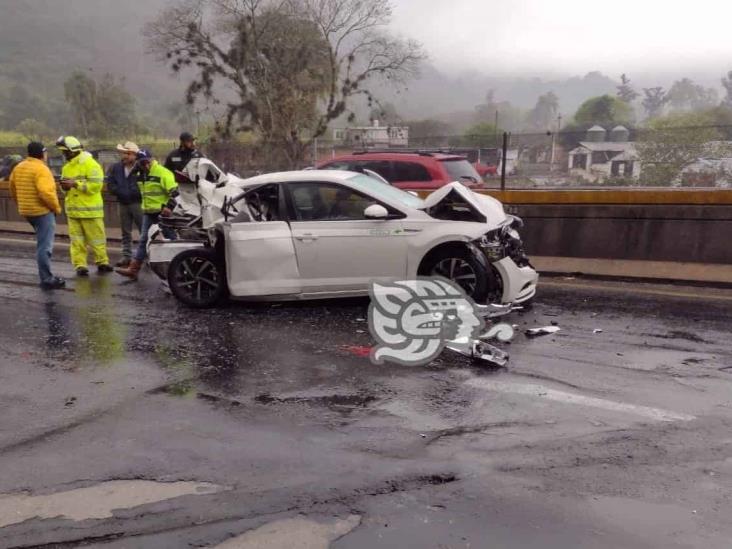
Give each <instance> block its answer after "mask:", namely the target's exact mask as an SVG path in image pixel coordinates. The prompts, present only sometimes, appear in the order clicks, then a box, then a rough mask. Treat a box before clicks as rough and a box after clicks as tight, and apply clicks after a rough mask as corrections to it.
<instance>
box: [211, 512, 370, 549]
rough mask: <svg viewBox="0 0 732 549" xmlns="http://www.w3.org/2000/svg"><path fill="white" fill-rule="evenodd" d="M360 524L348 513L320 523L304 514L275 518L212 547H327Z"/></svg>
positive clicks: (275, 548) (326, 548) (356, 518)
mask: <svg viewBox="0 0 732 549" xmlns="http://www.w3.org/2000/svg"><path fill="white" fill-rule="evenodd" d="M359 524H361V517H360V516H358V515H351V516H349V517H348V518H346V519H336V520H335V521H332V522H327V523H322V522H317V521H315V520H309V519H305V518H292V519H283V520H276V521H274V522H270V523H268V524H265V525H264V526H260V527H259V528H256V529H254V530H251V531H249V532H247V533H245V534H242V535H241V536H237V537H235V538H232V539H230V540H227V541H225V542H224V543H222V544H220V545H216V546H215V547H214V548H213V549H262V548H264V547H266V548H267V549H291V548H292V547H297V548H298V549H328V547H330V544H331V543H332V542H333V541H335V540H337V539H338V538H340V537H343V536H345V535H346V534H348V533H349V532H350V531H351V530H353V529H354V528H356V527H357V526H358V525H359Z"/></svg>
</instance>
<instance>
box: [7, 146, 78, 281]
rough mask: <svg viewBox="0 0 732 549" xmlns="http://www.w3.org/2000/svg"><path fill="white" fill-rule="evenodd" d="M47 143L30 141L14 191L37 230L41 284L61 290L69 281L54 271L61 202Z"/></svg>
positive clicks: (17, 169)
mask: <svg viewBox="0 0 732 549" xmlns="http://www.w3.org/2000/svg"><path fill="white" fill-rule="evenodd" d="M45 160H46V147H44V146H43V144H42V143H38V142H37V141H34V142H32V143H29V144H28V158H26V159H25V160H23V161H21V162H20V163H19V164H18V165H17V166H15V169H14V170H13V172H12V173H11V174H10V195H11V196H12V197H13V200H14V201H15V203H16V204H17V205H18V213H19V214H20V215H22V216H23V217H25V218H26V219H27V220H28V223H30V224H31V226H32V227H33V231H34V232H35V233H36V261H37V262H38V276H39V277H40V279H41V288H43V289H46V290H57V289H59V288H63V287H64V286H65V285H66V281H65V280H64V279H63V278H60V277H58V276H54V275H53V273H52V272H51V255H52V253H53V239H54V236H55V232H56V216H57V215H58V214H60V213H61V204H60V203H59V200H58V194H57V192H56V182H55V181H54V180H53V174H52V173H51V170H50V169H49V168H48V166H47V165H46V162H45Z"/></svg>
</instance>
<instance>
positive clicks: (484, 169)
mask: <svg viewBox="0 0 732 549" xmlns="http://www.w3.org/2000/svg"><path fill="white" fill-rule="evenodd" d="M473 167H474V168H475V171H476V172H478V175H480V176H481V177H482V178H486V177H494V176H496V175H498V166H493V165H491V164H481V163H480V162H476V163H475V164H473Z"/></svg>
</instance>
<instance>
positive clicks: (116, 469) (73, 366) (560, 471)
mask: <svg viewBox="0 0 732 549" xmlns="http://www.w3.org/2000/svg"><path fill="white" fill-rule="evenodd" d="M65 255H66V252H65V250H63V249H59V250H58V251H57V256H58V258H57V260H56V262H55V263H54V265H55V267H56V270H57V272H58V274H62V275H66V276H70V275H71V268H70V266H69V265H67V264H66V263H65V261H64V260H65ZM367 305H368V302H367V301H366V300H349V301H331V302H318V303H279V304H274V305H272V304H258V305H257V304H254V305H253V304H230V305H227V306H224V307H222V308H220V309H217V310H212V311H191V310H188V309H185V308H184V307H182V306H181V305H179V304H178V303H177V302H176V301H175V300H174V299H172V298H171V297H169V296H167V295H165V294H164V293H163V292H162V291H161V289H160V287H159V285H158V284H157V282H156V280H155V279H154V277H153V275H152V274H150V273H149V272H147V273H145V275H144V276H143V277H142V280H141V281H140V282H139V283H125V282H123V281H122V280H121V279H120V277H117V276H116V275H112V276H107V277H97V276H92V277H90V278H89V279H88V280H76V281H72V282H71V283H70V286H69V288H68V289H67V290H65V291H59V292H55V293H44V292H42V291H40V290H39V289H38V288H37V286H36V274H35V264H34V262H33V259H32V248H31V247H28V246H27V245H25V244H15V243H13V242H11V241H10V240H7V239H5V240H3V241H2V242H1V243H0V327H1V329H0V349H2V353H1V354H0V547H77V546H85V547H86V546H91V547H113V548H122V547H124V548H130V547H135V548H136V547H141V548H153V547H154V548H168V547H170V548H178V547H270V548H272V547H308V548H310V547H328V545H329V544H330V546H332V547H334V548H372V547H400V548H412V547H414V548H423V547H435V548H438V547H439V548H458V547H471V548H476V547H479V548H483V547H486V548H487V547H491V548H527V547H536V548H539V547H541V548H544V549H546V548H567V547H583V548H617V547H627V548H636V547H638V548H646V547H664V548H676V547H704V548H729V547H730V546H732V521H730V520H729V517H730V516H732V499H731V494H732V429H731V427H732V333H731V330H730V320H732V291H725V290H710V289H700V288H690V287H678V286H658V285H639V284H624V283H607V282H603V283H600V282H591V281H582V280H567V279H552V280H547V281H543V284H542V286H541V296H540V298H539V299H538V303H537V304H536V306H535V307H534V309H533V310H531V311H526V312H522V313H519V314H515V315H513V316H512V317H511V320H510V321H511V322H513V323H515V324H517V325H519V327H520V328H521V329H524V328H529V327H537V326H543V325H549V324H551V322H552V321H554V322H556V323H557V324H558V325H559V326H560V327H561V331H560V332H559V333H557V334H556V335H552V336H544V337H540V338H534V339H527V338H526V337H525V336H524V335H523V334H521V335H518V336H517V337H516V338H515V340H514V341H513V342H512V343H511V344H510V345H509V346H508V347H507V350H509V352H510V353H511V361H510V363H509V366H508V367H507V368H503V369H489V368H485V367H482V366H476V365H473V364H471V363H470V361H467V360H465V359H462V358H457V357H454V356H448V355H443V356H442V357H441V358H440V359H438V360H437V361H436V362H434V363H433V364H430V365H429V366H427V367H421V368H408V367H402V366H393V365H385V366H375V365H373V364H371V363H370V361H369V360H368V358H365V357H364V356H362V355H363V352H364V349H367V348H368V346H369V345H371V344H372V340H371V337H370V335H369V334H368V332H367V325H366V322H365V318H366V314H367ZM596 330H602V331H601V332H597V333H595V331H596ZM109 481H123V482H111V483H110V482H109ZM141 481H149V482H147V483H146V484H144V486H145V487H146V488H145V490H147V492H145V494H146V497H147V499H145V500H144V501H141V500H139V499H135V498H139V497H140V493H141V491H142V488H140V486H141V485H138V484H130V483H134V482H141ZM175 481H187V484H186V483H179V484H175V485H174V484H170V483H173V482H175ZM125 482H127V484H125ZM195 483H206V487H204V488H201V486H198V487H196V486H197V485H196V486H194V485H195ZM178 486H180V492H176V494H172V493H168V492H167V491H170V490H171V489H172V487H178ZM192 486H193V487H192ZM177 489H178V488H176V490H177ZM166 490H167V491H166ZM130 494H132V495H130ZM80 502H82V503H80ZM105 505H106V507H108V508H109V509H108V512H107V513H106V514H102V513H98V514H96V515H95V514H93V513H92V512H91V511H89V510H88V509H86V507H89V506H91V507H92V508H95V509H97V511H98V509H99V508H102V507H105ZM85 509H86V510H85ZM34 517H35V518H34Z"/></svg>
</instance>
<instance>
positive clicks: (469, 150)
mask: <svg viewBox="0 0 732 549" xmlns="http://www.w3.org/2000/svg"><path fill="white" fill-rule="evenodd" d="M384 133H385V134H386V135H388V132H384ZM175 145H176V144H175V143H173V142H171V143H170V144H169V145H168V144H161V143H157V144H155V145H153V146H151V147H150V148H151V149H152V150H153V153H154V154H155V155H156V156H157V157H158V158H159V159H161V160H162V159H163V158H164V157H165V155H166V154H167V152H168V151H169V150H170V149H172V148H173V147H174V146H175ZM23 149H24V147H11V148H2V149H0V158H1V157H2V156H4V155H7V154H10V153H21V154H23V153H24V150H23ZM201 149H202V150H203V152H204V153H205V154H206V155H207V156H208V157H209V158H211V159H212V160H213V161H214V162H216V163H217V164H218V165H219V167H221V168H222V169H223V170H225V171H229V172H233V173H236V174H238V175H240V176H242V177H248V176H251V175H255V174H257V173H265V172H271V171H277V170H283V169H293V168H304V167H309V166H315V165H318V164H320V163H323V162H326V161H328V160H332V159H334V158H338V157H339V156H341V155H344V154H350V153H352V152H354V151H358V152H362V153H363V152H368V151H376V150H382V151H383V150H393V151H402V152H405V151H407V150H411V151H415V152H421V153H423V154H424V153H436V152H444V153H451V154H457V155H461V156H464V157H466V158H467V159H468V160H469V162H470V163H472V164H473V166H474V167H475V169H476V172H477V173H478V175H479V176H480V178H481V179H482V182H483V185H485V186H486V187H490V188H500V187H502V186H503V187H504V188H507V189H533V188H607V187H694V188H732V126H721V125H720V126H687V127H658V126H656V127H654V128H644V129H634V128H625V127H623V126H615V127H602V126H599V125H598V126H594V127H591V128H588V129H586V130H583V131H560V132H554V133H553V132H542V133H525V132H522V133H508V134H503V133H494V134H490V135H485V134H484V135H439V136H434V135H431V136H410V137H409V138H407V139H405V138H404V136H403V135H400V136H399V139H398V142H396V143H395V142H390V141H389V140H388V138H387V139H384V140H383V141H376V140H370V141H366V140H361V141H359V142H349V141H347V140H340V141H335V140H328V139H323V138H319V139H316V140H314V141H313V142H312V143H310V144H308V145H306V146H305V147H304V149H299V150H298V149H297V148H294V149H292V150H288V149H287V147H283V146H281V145H277V144H267V143H261V142H259V143H250V144H245V143H238V142H213V143H204V144H202V145H201ZM97 153H98V156H99V159H100V161H101V162H102V164H104V165H105V166H106V165H108V164H109V163H111V162H114V161H115V160H116V152H115V151H114V149H109V148H107V149H102V150H101V151H97ZM293 158H295V159H297V160H293ZM60 162H61V159H60V158H58V159H52V161H51V164H52V167H53V168H54V169H57V168H58V167H59V166H60Z"/></svg>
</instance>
